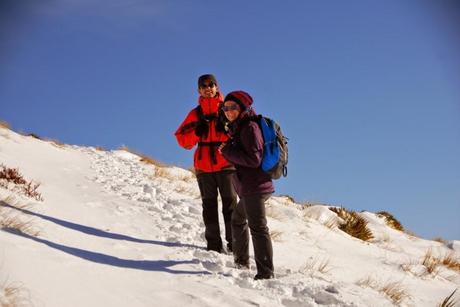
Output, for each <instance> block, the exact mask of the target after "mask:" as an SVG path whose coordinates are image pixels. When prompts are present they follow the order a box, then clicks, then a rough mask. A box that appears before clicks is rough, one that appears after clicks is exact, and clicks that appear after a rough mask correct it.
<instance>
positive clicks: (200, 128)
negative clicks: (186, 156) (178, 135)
mask: <svg viewBox="0 0 460 307" xmlns="http://www.w3.org/2000/svg"><path fill="white" fill-rule="evenodd" d="M208 132H209V127H208V124H207V123H206V122H204V121H200V122H199V123H198V125H197V126H196V127H195V135H196V136H197V137H201V136H203V135H207V134H208Z"/></svg>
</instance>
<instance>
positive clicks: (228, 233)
mask: <svg viewBox="0 0 460 307" xmlns="http://www.w3.org/2000/svg"><path fill="white" fill-rule="evenodd" d="M234 173H235V172H234V171H222V172H219V175H218V177H217V178H218V180H217V183H218V186H219V193H220V197H221V199H222V214H223V216H224V222H225V239H226V240H227V249H228V250H229V251H232V250H233V248H232V240H233V239H232V212H233V208H235V206H236V201H237V200H236V192H235V189H234V188H233V182H232V177H233V176H234Z"/></svg>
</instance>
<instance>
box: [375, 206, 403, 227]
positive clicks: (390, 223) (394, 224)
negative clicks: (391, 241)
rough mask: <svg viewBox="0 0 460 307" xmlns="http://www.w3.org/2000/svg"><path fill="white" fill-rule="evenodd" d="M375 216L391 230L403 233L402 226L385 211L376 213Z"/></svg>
mask: <svg viewBox="0 0 460 307" xmlns="http://www.w3.org/2000/svg"><path fill="white" fill-rule="evenodd" d="M377 215H378V216H379V217H381V218H384V219H385V223H386V224H387V225H388V226H390V227H391V228H393V229H396V230H399V231H404V227H403V225H402V224H401V223H400V222H399V221H398V220H397V219H396V218H395V217H394V216H393V215H392V214H391V213H388V212H386V211H380V212H377Z"/></svg>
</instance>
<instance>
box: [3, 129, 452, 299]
mask: <svg viewBox="0 0 460 307" xmlns="http://www.w3.org/2000/svg"><path fill="white" fill-rule="evenodd" d="M0 164H3V165H5V166H7V167H11V168H19V171H20V173H22V174H23V175H24V177H25V178H27V179H29V180H34V181H35V182H40V183H41V186H40V187H39V189H38V191H39V192H40V193H41V194H42V197H43V199H44V201H37V200H33V199H30V198H27V197H25V196H24V195H21V194H20V193H18V192H17V191H16V192H13V191H11V189H8V188H5V187H3V188H2V187H0V200H1V201H2V206H1V207H0V220H1V219H5V218H11V217H14V218H16V219H19V220H22V221H28V222H29V226H30V227H29V228H30V230H29V231H27V232H26V233H21V232H18V231H14V230H11V229H5V228H4V229H2V231H0V302H6V301H7V300H11V299H12V296H8V295H7V294H8V293H5V292H4V291H3V290H4V289H5V288H8V287H12V288H18V289H20V291H19V292H16V294H19V296H20V298H19V299H17V300H18V301H19V302H21V303H24V304H26V305H27V304H30V305H33V306H49V307H54V306H56V307H62V306H392V305H394V304H395V303H394V301H392V300H391V298H390V297H389V296H388V295H386V294H385V293H384V291H382V290H381V289H382V288H384V287H385V286H394V287H395V289H396V290H399V291H400V292H399V294H400V296H401V302H400V305H402V306H436V305H437V304H438V303H439V302H441V301H442V300H443V299H444V298H445V297H446V296H448V295H449V294H450V293H452V291H453V290H455V289H456V288H457V287H458V285H459V283H460V275H459V272H458V271H455V270H451V269H448V268H447V267H446V266H443V265H440V266H438V267H437V268H436V270H435V272H434V273H432V274H428V273H427V272H426V267H425V266H423V265H422V259H423V257H424V256H425V255H426V253H427V251H428V250H431V251H432V254H433V255H434V256H435V257H443V256H445V255H448V254H450V255H453V257H455V258H456V259H458V256H459V251H458V246H459V244H458V241H456V242H450V246H451V248H449V247H447V246H446V245H445V244H443V243H439V242H435V241H428V240H423V239H420V238H416V237H412V236H409V235H407V234H405V233H402V232H400V231H397V230H394V229H392V228H390V227H388V226H387V225H386V223H385V222H384V220H383V219H382V218H380V217H378V216H377V215H375V214H373V213H369V212H365V213H361V216H362V217H364V218H365V219H366V220H367V221H368V222H369V227H370V228H371V230H372V232H373V234H374V237H375V238H374V239H373V240H371V241H370V242H364V241H361V240H359V239H356V238H353V237H351V236H349V235H347V234H345V233H344V232H342V231H341V230H339V229H337V228H336V227H327V226H331V223H333V221H334V220H337V219H338V218H337V216H336V214H335V213H333V212H332V211H330V210H329V209H328V208H327V207H326V206H321V205H316V206H310V207H306V206H302V205H300V204H296V203H294V202H292V200H290V199H289V198H287V197H273V198H272V199H271V200H270V202H269V204H268V208H267V212H268V216H269V218H268V221H269V222H268V224H269V227H270V231H271V233H272V237H273V241H274V242H273V243H274V263H275V271H276V272H275V273H276V278H275V279H273V280H265V281H254V280H253V276H254V274H255V264H254V263H252V267H251V270H250V271H247V270H238V269H236V268H234V267H233V259H232V256H231V255H228V254H217V253H215V252H207V251H206V250H205V249H204V247H205V242H204V234H203V229H204V228H203V223H202V218H201V202H200V197H199V191H198V187H197V184H196V181H195V178H194V176H193V174H192V173H190V172H189V171H187V170H183V169H180V168H177V167H157V166H153V165H151V164H145V163H143V162H141V161H140V157H139V156H137V155H134V154H132V153H129V152H126V151H110V152H107V151H99V150H96V149H95V148H92V147H78V146H67V145H64V146H59V145H56V144H53V143H51V142H44V141H41V140H37V139H34V138H32V137H25V136H22V135H19V134H16V133H15V132H12V131H10V130H8V129H5V128H0ZM24 206H25V207H24ZM33 231H38V235H33V234H30V233H32V232H33ZM455 248H456V249H457V250H456V251H455V250H454V249H455ZM10 294H11V293H10ZM390 294H391V292H390ZM397 294H398V292H397V291H396V292H393V295H394V296H395V297H396V298H397ZM0 305H1V304H0Z"/></svg>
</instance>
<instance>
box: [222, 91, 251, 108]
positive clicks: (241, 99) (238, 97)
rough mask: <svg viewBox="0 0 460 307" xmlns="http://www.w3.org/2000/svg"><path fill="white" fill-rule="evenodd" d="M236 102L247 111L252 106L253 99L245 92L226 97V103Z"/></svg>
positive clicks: (237, 92) (230, 94)
mask: <svg viewBox="0 0 460 307" xmlns="http://www.w3.org/2000/svg"><path fill="white" fill-rule="evenodd" d="M229 100H231V101H234V102H236V103H237V104H238V105H239V106H240V107H241V109H242V110H246V109H247V108H248V107H249V106H250V105H251V104H252V97H251V95H249V94H248V93H246V92H243V91H233V92H230V93H228V94H227V96H225V99H224V102H225V101H229Z"/></svg>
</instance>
